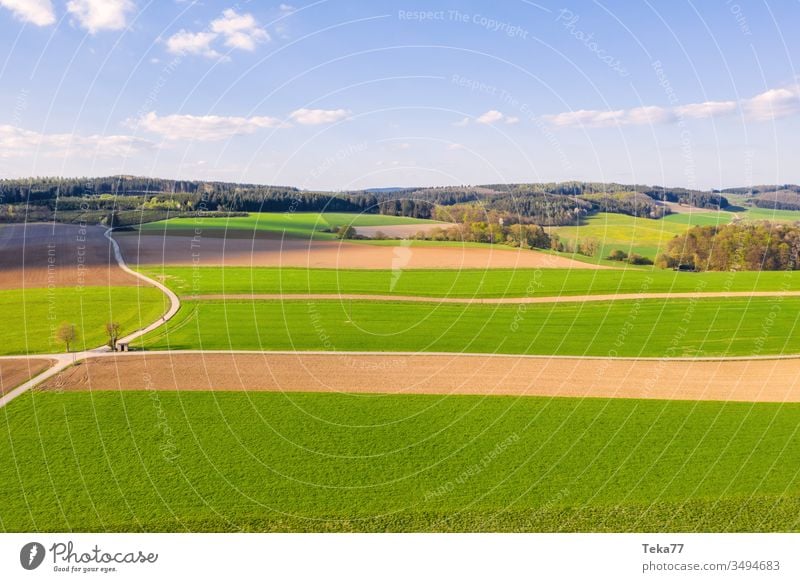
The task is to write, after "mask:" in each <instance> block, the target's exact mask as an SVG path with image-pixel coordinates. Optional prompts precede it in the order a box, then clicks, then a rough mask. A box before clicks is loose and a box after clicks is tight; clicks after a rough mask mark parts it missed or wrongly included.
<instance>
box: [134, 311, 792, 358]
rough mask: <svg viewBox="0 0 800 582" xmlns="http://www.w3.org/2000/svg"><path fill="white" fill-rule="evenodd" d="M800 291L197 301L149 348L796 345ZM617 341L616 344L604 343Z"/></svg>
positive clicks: (748, 350) (650, 349) (699, 348)
mask: <svg viewBox="0 0 800 582" xmlns="http://www.w3.org/2000/svg"><path fill="white" fill-rule="evenodd" d="M798 318H800V298H784V299H783V300H781V299H776V298H754V299H747V298H745V299H738V298H737V299H726V300H724V301H723V300H717V299H700V300H690V299H669V300H665V299H650V300H646V301H631V300H625V301H610V302H601V301H598V302H593V303H581V302H576V303H559V304H556V303H554V304H538V305H513V304H511V305H508V304H506V305H489V304H486V305H459V304H437V303H435V302H430V303H428V302H425V303H411V302H405V303H401V302H391V301H387V302H358V301H348V300H344V301H340V300H325V301H298V300H294V301H282V302H281V301H246V300H229V301H216V300H214V301H194V302H191V301H189V302H184V304H183V307H182V308H181V310H180V312H178V314H177V315H176V317H175V318H173V319H172V320H171V321H169V322H168V323H167V325H166V326H164V327H162V328H159V329H158V330H156V331H153V332H151V333H150V334H148V335H147V336H145V338H144V339H143V340H142V341H143V344H144V346H145V347H147V348H148V349H181V350H183V349H218V350H227V349H242V350H339V351H362V350H364V351H414V352H416V351H425V352H470V353H494V352H497V353H508V354H543V355H552V354H557V355H575V356H581V355H595V356H606V355H619V356H658V357H661V356H669V357H672V356H699V355H705V356H743V355H755V354H788V353H800V334H798V333H797V325H798ZM611 350H614V353H613V354H612V353H610V351H611Z"/></svg>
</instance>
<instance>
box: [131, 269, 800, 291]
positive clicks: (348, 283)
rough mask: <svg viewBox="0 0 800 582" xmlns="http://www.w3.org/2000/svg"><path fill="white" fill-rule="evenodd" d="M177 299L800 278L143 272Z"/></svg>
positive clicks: (550, 272) (709, 285)
mask: <svg viewBox="0 0 800 582" xmlns="http://www.w3.org/2000/svg"><path fill="white" fill-rule="evenodd" d="M140 271H141V272H142V273H144V274H145V275H147V276H149V277H152V278H153V279H157V280H161V281H163V282H164V283H165V284H166V285H167V286H168V287H170V288H171V289H172V290H173V291H175V292H176V293H178V294H179V295H184V296H187V297H189V298H190V297H191V296H192V295H203V294H205V295H216V294H242V293H268V294H275V293H282V294H286V295H291V294H298V293H331V294H336V293H343V294H345V293H356V294H378V295H417V296H423V297H529V296H530V297H534V296H541V297H544V296H553V295H605V294H614V293H658V292H662V293H663V292H676V293H685V292H710V291H792V290H795V291H796V290H800V272H795V271H786V272H782V271H764V272H755V271H742V272H738V273H712V272H707V273H678V272H675V271H671V270H662V269H654V268H650V269H618V270H613V271H612V270H603V269H538V270H537V269H486V270H484V269H461V270H457V269H448V270H436V269H408V270H403V271H399V272H392V271H389V270H364V269H340V270H336V269H302V268H271V267H256V268H252V269H251V268H250V267H224V268H223V267H198V268H194V267H167V268H161V267H156V268H143V269H140Z"/></svg>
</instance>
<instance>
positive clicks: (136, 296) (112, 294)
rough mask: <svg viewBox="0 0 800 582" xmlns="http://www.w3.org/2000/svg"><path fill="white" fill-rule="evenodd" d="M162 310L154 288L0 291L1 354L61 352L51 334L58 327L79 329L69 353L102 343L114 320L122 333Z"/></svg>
mask: <svg viewBox="0 0 800 582" xmlns="http://www.w3.org/2000/svg"><path fill="white" fill-rule="evenodd" d="M165 310H166V304H165V297H164V295H163V294H162V293H161V292H160V291H159V290H157V289H155V288H153V287H83V288H75V287H66V288H54V289H24V290H23V289H17V290H2V291H0V313H3V314H4V316H3V341H2V342H0V355H11V354H36V353H55V352H63V351H64V345H63V344H60V343H58V342H57V341H56V339H55V337H54V334H55V332H56V330H57V328H58V326H59V325H60V324H61V323H62V322H67V323H72V324H74V325H75V326H76V328H77V330H78V341H77V342H75V344H74V345H73V347H72V350H73V351H75V350H83V349H91V348H96V347H98V346H101V345H103V344H105V343H106V341H107V337H106V331H105V324H106V322H108V321H116V322H117V323H119V324H120V329H121V330H122V332H123V334H124V333H126V332H133V331H135V330H137V329H139V328H140V327H144V326H145V325H147V324H148V323H150V322H152V321H155V320H156V319H158V318H159V316H160V315H161V314H162V313H163V312H164V311H165Z"/></svg>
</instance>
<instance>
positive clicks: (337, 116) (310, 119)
mask: <svg viewBox="0 0 800 582" xmlns="http://www.w3.org/2000/svg"><path fill="white" fill-rule="evenodd" d="M348 115H350V112H349V111H347V110H346V109H296V110H294V111H292V112H291V113H290V114H289V117H291V118H292V120H293V121H296V122H297V123H299V124H300V125H321V124H323V123H335V122H337V121H341V120H342V119H345V118H346V117H347V116H348Z"/></svg>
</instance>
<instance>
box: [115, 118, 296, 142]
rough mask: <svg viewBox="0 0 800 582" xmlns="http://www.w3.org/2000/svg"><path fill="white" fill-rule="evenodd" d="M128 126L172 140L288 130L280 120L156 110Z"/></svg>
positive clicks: (207, 138) (199, 139)
mask: <svg viewBox="0 0 800 582" xmlns="http://www.w3.org/2000/svg"><path fill="white" fill-rule="evenodd" d="M128 125H129V126H132V127H136V128H141V129H143V130H145V131H148V132H151V133H157V134H159V135H161V136H163V137H164V138H165V139H170V140H178V139H185V140H195V141H216V140H221V139H228V138H230V137H233V136H235V135H241V134H249V133H255V132H256V131H258V130H260V129H267V128H272V127H286V126H287V124H286V123H284V122H283V121H281V120H280V119H278V118H276V117H224V116H219V115H177V114H174V115H165V116H163V117H159V116H158V115H157V114H156V112H155V111H151V112H150V113H147V114H145V115H143V116H142V117H141V118H140V119H138V120H129V121H128Z"/></svg>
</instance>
